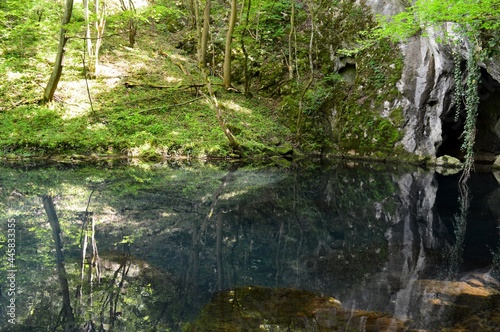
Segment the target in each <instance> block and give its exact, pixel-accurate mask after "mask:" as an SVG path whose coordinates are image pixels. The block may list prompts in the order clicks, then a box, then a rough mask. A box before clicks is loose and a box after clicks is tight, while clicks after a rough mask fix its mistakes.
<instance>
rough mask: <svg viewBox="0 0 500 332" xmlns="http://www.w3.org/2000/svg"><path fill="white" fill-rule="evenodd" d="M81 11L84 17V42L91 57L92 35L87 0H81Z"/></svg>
mask: <svg viewBox="0 0 500 332" xmlns="http://www.w3.org/2000/svg"><path fill="white" fill-rule="evenodd" d="M83 12H84V17H85V44H86V46H87V54H88V56H89V57H92V37H91V34H90V15H89V0H83Z"/></svg>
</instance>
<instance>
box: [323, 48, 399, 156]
mask: <svg viewBox="0 0 500 332" xmlns="http://www.w3.org/2000/svg"><path fill="white" fill-rule="evenodd" d="M402 63H403V60H402V56H401V55H400V54H399V52H398V51H397V50H394V47H393V45H391V44H390V43H389V42H385V41H382V42H380V43H378V44H377V45H375V47H373V48H371V49H369V50H365V51H363V52H361V53H360V54H359V55H358V56H357V57H356V68H357V75H356V80H355V83H354V85H353V86H348V84H347V83H345V82H339V83H337V84H336V85H335V90H336V91H338V93H336V94H335V96H334V97H333V101H332V104H333V107H334V108H335V109H336V110H337V114H336V116H335V118H334V119H333V122H334V123H335V127H334V131H335V136H334V137H336V143H337V147H338V149H339V150H340V151H341V152H343V153H347V152H349V151H350V152H351V153H355V154H357V155H361V156H370V157H376V158H385V157H388V156H391V155H394V154H395V150H394V149H395V145H396V143H397V142H398V141H400V140H401V138H402V133H401V131H400V128H401V125H402V123H403V114H402V110H401V108H393V109H391V107H392V105H393V103H394V101H395V100H397V99H398V98H400V97H401V95H400V93H399V91H398V90H397V88H396V82H397V81H398V80H399V79H400V77H401V69H402ZM353 151H354V152H353Z"/></svg>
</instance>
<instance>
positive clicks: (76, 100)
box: [56, 79, 94, 120]
mask: <svg viewBox="0 0 500 332" xmlns="http://www.w3.org/2000/svg"><path fill="white" fill-rule="evenodd" d="M88 84H89V88H91V87H92V85H93V84H94V82H90V81H89V82H88ZM86 85H87V82H85V80H84V79H81V80H76V81H69V82H68V81H65V82H61V83H60V86H59V89H58V90H57V91H56V97H57V96H60V97H61V98H62V100H63V102H64V103H65V104H66V105H65V108H64V113H63V114H61V118H62V119H63V120H70V119H74V118H77V117H82V116H85V115H87V114H88V113H89V112H90V103H89V100H88V94H87V93H85V91H87V86H86Z"/></svg>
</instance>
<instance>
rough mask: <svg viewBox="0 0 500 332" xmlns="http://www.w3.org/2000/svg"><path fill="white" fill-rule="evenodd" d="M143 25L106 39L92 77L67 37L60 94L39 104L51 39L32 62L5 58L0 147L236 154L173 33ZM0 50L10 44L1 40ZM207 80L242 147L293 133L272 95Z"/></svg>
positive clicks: (261, 147) (265, 147)
mask: <svg viewBox="0 0 500 332" xmlns="http://www.w3.org/2000/svg"><path fill="white" fill-rule="evenodd" d="M150 31H152V32H150ZM56 33H57V32H56V31H54V35H56ZM139 33H140V35H139V37H138V40H137V45H136V47H134V48H130V47H127V46H126V43H127V39H126V36H120V35H114V36H112V37H110V38H107V39H106V40H105V41H104V43H103V47H102V52H101V57H100V65H99V67H98V68H99V73H98V76H97V77H96V78H95V79H92V80H90V79H89V80H87V81H86V80H85V70H84V69H83V62H82V55H83V53H82V49H83V42H82V40H80V39H71V40H70V42H69V43H68V46H67V53H66V59H65V67H64V70H63V76H62V78H61V81H60V83H59V86H58V89H57V91H56V99H55V101H54V102H53V103H51V104H49V105H45V106H41V105H39V104H38V103H37V101H38V99H39V98H41V96H42V93H43V89H44V87H45V84H46V82H47V80H48V77H49V75H50V71H51V66H52V61H53V58H54V57H55V50H56V48H55V47H54V45H53V43H47V44H43V43H40V44H38V46H37V48H36V49H35V50H36V52H35V54H33V56H32V57H31V58H30V61H26V59H23V58H19V57H15V56H9V57H3V58H1V61H0V73H2V74H3V75H4V77H6V79H5V80H4V81H3V84H2V85H1V86H0V105H1V106H0V155H3V156H47V155H58V156H61V155H62V156H64V155H67V156H68V155H75V154H76V155H86V156H89V155H94V156H102V155H127V156H132V157H140V158H144V159H162V158H168V157H195V158H223V157H228V156H232V152H233V151H231V148H230V146H229V144H228V141H227V139H226V137H225V136H224V134H223V132H222V130H221V128H220V126H219V124H218V121H217V118H216V113H215V110H214V109H213V108H212V106H211V105H210V104H209V103H208V102H207V100H208V99H207V98H206V97H205V94H204V88H203V87H201V88H200V87H196V88H195V87H190V86H193V85H200V84H202V83H203V79H202V78H201V76H200V73H199V71H198V69H197V66H196V59H194V58H193V57H192V56H191V55H189V54H187V53H185V52H184V51H182V50H179V49H176V48H175V47H174V46H173V45H172V44H173V43H174V41H175V37H176V36H175V35H171V36H168V35H165V34H166V33H165V32H158V31H154V30H151V27H150V26H142V27H141V30H139ZM167 40H168V41H170V42H172V44H169V43H168V42H166V41H167ZM2 50H3V51H2V52H3V53H9V52H8V47H7V46H5V45H3V48H2ZM9 54H10V53H9ZM87 63H88V62H87ZM213 81H214V86H215V90H216V94H217V98H218V100H219V102H220V104H221V106H222V109H223V118H224V121H225V122H226V124H227V125H228V126H229V128H231V130H232V131H233V133H234V134H235V136H236V138H237V139H238V141H239V143H240V144H241V145H242V146H243V147H244V151H245V153H246V155H247V156H249V157H251V156H254V155H259V154H260V153H262V151H272V150H273V149H274V148H275V147H276V145H277V142H278V144H279V142H286V140H287V138H288V137H291V135H290V132H289V131H288V129H287V128H286V127H285V126H284V125H282V123H281V121H280V119H279V118H278V116H277V114H276V112H275V111H274V106H273V105H274V104H273V103H272V102H271V101H268V100H266V99H263V98H260V97H254V98H253V99H247V98H245V97H244V96H243V95H242V94H240V93H235V92H228V91H226V90H225V89H224V88H222V86H221V82H220V80H219V78H217V77H214V78H213ZM87 85H88V91H89V93H87ZM89 97H90V98H89ZM90 101H92V103H91V102H90Z"/></svg>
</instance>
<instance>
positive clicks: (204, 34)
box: [198, 0, 211, 67]
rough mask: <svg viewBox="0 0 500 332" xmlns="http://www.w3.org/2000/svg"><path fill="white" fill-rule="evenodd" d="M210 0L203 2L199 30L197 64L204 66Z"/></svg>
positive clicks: (205, 61)
mask: <svg viewBox="0 0 500 332" xmlns="http://www.w3.org/2000/svg"><path fill="white" fill-rule="evenodd" d="M210 6H211V3H210V0H206V2H205V10H204V11H203V29H202V30H201V41H200V47H199V58H198V61H199V65H200V66H202V67H205V66H206V65H207V48H208V32H209V30H210Z"/></svg>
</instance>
